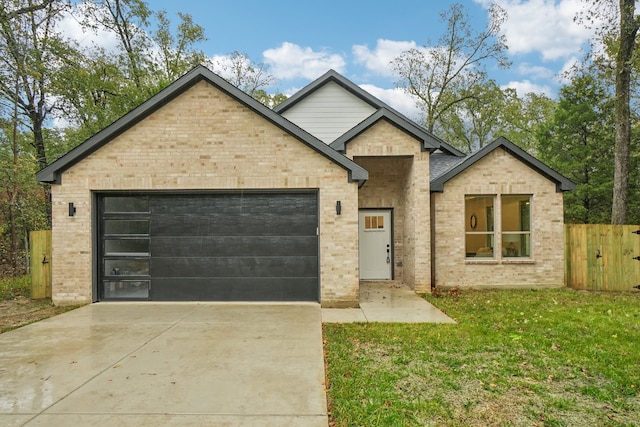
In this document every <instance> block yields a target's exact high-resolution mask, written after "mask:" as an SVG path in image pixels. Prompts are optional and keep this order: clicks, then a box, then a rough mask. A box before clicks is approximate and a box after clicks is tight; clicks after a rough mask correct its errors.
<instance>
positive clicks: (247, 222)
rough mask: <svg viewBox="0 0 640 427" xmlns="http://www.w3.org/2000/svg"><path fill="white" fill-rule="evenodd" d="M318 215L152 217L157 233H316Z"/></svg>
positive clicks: (152, 230) (254, 234) (267, 234)
mask: <svg viewBox="0 0 640 427" xmlns="http://www.w3.org/2000/svg"><path fill="white" fill-rule="evenodd" d="M317 224H318V222H317V216H316V215H307V214H300V215H283V216H279V215H272V214H269V213H264V212H263V213H258V214H247V213H242V214H238V215H227V214H217V213H211V214H209V215H208V216H196V215H180V216H175V215H156V216H153V217H152V220H151V235H153V236H203V235H209V236H212V235H214V236H215V235H235V236H269V235H280V236H308V235H314V234H316V229H317Z"/></svg>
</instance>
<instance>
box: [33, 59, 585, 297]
mask: <svg viewBox="0 0 640 427" xmlns="http://www.w3.org/2000/svg"><path fill="white" fill-rule="evenodd" d="M37 179H38V180H39V181H41V182H43V183H50V184H51V194H52V196H51V197H52V218H53V227H52V247H53V255H52V259H53V262H52V275H53V279H52V292H53V300H54V302H55V303H56V304H75V303H80V302H95V301H117V300H153V301H185V300H186V301H196V300H202V301H204V300H207V301H212V300H214V301H216V300H217V301H318V302H320V303H321V304H322V305H323V306H327V307H347V306H356V305H357V304H358V298H359V286H360V282H361V281H364V280H375V281H385V280H392V281H397V282H401V283H404V284H406V285H408V286H409V287H411V288H412V289H414V290H415V291H416V292H419V293H424V292H430V291H431V289H432V287H434V286H438V287H439V286H442V287H453V286H457V287H483V286H492V287H500V286H505V287H506V286H520V287H527V288H528V287H558V286H563V280H564V264H563V257H564V254H563V246H564V245H563V192H564V191H568V190H571V189H572V188H573V187H574V185H573V184H572V183H571V181H569V180H568V179H566V178H565V177H563V176H562V175H560V174H559V173H557V172H555V171H554V170H552V169H551V168H549V167H547V166H546V165H544V164H543V163H541V162H540V161H538V160H536V159H535V158H533V157H532V156H530V155H529V154H527V153H526V152H525V151H523V150H521V149H520V148H518V147H517V146H515V145H514V144H512V143H511V142H509V141H508V140H506V139H504V138H499V139H497V140H496V141H494V142H493V143H491V144H489V145H487V146H485V147H484V148H482V149H481V150H479V151H478V152H476V153H474V154H472V155H464V154H463V153H461V152H459V151H458V150H456V149H455V148H453V147H451V146H450V145H448V144H447V143H446V142H444V141H442V140H441V139H439V138H437V137H436V136H434V135H433V134H431V133H429V132H427V131H426V130H425V129H424V128H422V127H421V126H419V125H417V124H416V123H414V122H412V121H411V120H409V119H407V118H406V117H404V116H403V115H402V114H400V113H398V112H397V111H395V110H394V109H393V108H391V107H389V106H388V105H386V104H385V103H383V102H382V101H380V100H378V99H376V98H375V97H373V96H372V95H371V94H369V93H367V92H366V91H364V90H363V89H361V88H360V87H358V86H357V85H355V84H353V83H352V82H350V81H349V80H347V79H346V78H344V77H343V76H341V75H340V74H338V73H336V72H334V71H329V72H327V73H326V74H324V75H323V76H321V77H320V78H318V79H317V80H316V81H314V82H313V83H311V84H309V85H308V86H307V87H305V88H303V89H302V90H301V91H300V92H298V93H297V94H295V95H293V96H292V97H290V98H289V99H287V100H286V101H285V102H284V103H282V104H281V105H279V106H278V107H277V108H275V109H269V108H267V107H265V106H264V105H262V104H261V103H259V102H258V101H256V100H254V99H253V98H251V97H250V96H248V95H247V94H245V93H243V92H242V91H240V90H239V89H238V88H236V87H234V86H232V85H231V84H229V83H228V82H227V81H225V80H224V79H222V78H221V77H220V76H218V75H216V74H215V73H213V72H211V71H210V70H208V69H207V68H205V67H203V66H198V67H196V68H194V69H193V70H191V71H190V72H189V73H187V74H185V75H184V76H182V77H181V78H179V79H178V80H177V81H175V82H174V83H172V84H171V85H170V86H168V87H167V88H166V89H164V90H163V91H161V92H160V93H158V94H157V95H155V96H154V97H152V98H151V99H149V100H148V101H146V102H145V103H143V104H142V105H140V106H139V107H138V108H136V109H134V110H133V111H131V112H130V113H128V114H126V115H125V116H124V117H122V118H121V119H119V120H118V121H116V122H114V123H113V124H111V125H110V126H108V127H107V128H105V129H103V130H102V131H100V132H99V133H97V134H96V135H94V136H93V137H91V138H89V139H88V140H87V141H85V142H84V143H82V144H81V145H79V146H77V147H76V148H74V149H73V150H71V151H70V152H68V153H67V154H65V155H64V156H62V157H61V158H59V159H58V160H56V161H54V162H53V163H51V164H50V165H49V166H48V167H46V168H45V169H43V170H41V171H40V172H38V174H37Z"/></svg>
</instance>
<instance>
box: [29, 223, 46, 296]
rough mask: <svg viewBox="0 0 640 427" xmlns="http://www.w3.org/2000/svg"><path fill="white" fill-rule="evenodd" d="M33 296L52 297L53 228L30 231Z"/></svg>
mask: <svg viewBox="0 0 640 427" xmlns="http://www.w3.org/2000/svg"><path fill="white" fill-rule="evenodd" d="M29 243H30V244H29V246H30V248H31V249H30V251H29V254H30V257H29V258H30V260H31V261H30V270H31V298H34V299H40V298H51V230H41V231H31V232H30V233H29Z"/></svg>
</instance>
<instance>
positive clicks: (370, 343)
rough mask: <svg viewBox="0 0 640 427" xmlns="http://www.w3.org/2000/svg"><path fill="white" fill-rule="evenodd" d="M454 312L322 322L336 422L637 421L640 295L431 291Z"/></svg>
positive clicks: (639, 405) (442, 306)
mask: <svg viewBox="0 0 640 427" xmlns="http://www.w3.org/2000/svg"><path fill="white" fill-rule="evenodd" d="M429 300H430V302H432V303H433V304H435V305H436V306H438V307H439V308H440V309H442V310H444V311H445V312H446V313H447V314H448V315H449V316H452V317H453V318H455V319H456V320H457V321H458V324H456V325H449V324H442V325H434V324H384V323H379V324H375V323H368V324H326V325H325V327H324V328H325V329H324V331H325V350H326V361H327V375H328V379H329V384H328V399H329V409H330V412H331V419H332V422H334V423H335V425H337V426H352V425H367V426H386V425H402V426H424V425H434V426H435V425H438V426H463V425H567V426H569V425H610V426H624V425H634V424H635V423H637V420H638V419H640V418H639V417H640V403H639V402H638V398H637V396H638V391H639V388H640V308H639V307H640V294H638V293H625V294H601V293H586V292H575V291H571V290H566V289H563V290H540V291H534V290H520V291H508V290H500V291H482V292H473V291H469V292H462V293H455V294H450V295H446V296H443V297H438V298H435V297H429Z"/></svg>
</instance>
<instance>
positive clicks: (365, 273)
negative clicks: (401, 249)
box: [358, 210, 393, 280]
mask: <svg viewBox="0 0 640 427" xmlns="http://www.w3.org/2000/svg"><path fill="white" fill-rule="evenodd" d="M358 235H359V239H360V242H359V246H360V280H391V274H392V269H391V266H392V265H393V259H392V257H393V253H392V250H391V249H392V247H391V236H392V235H393V233H392V230H391V211H390V210H362V211H360V215H359V233H358Z"/></svg>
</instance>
